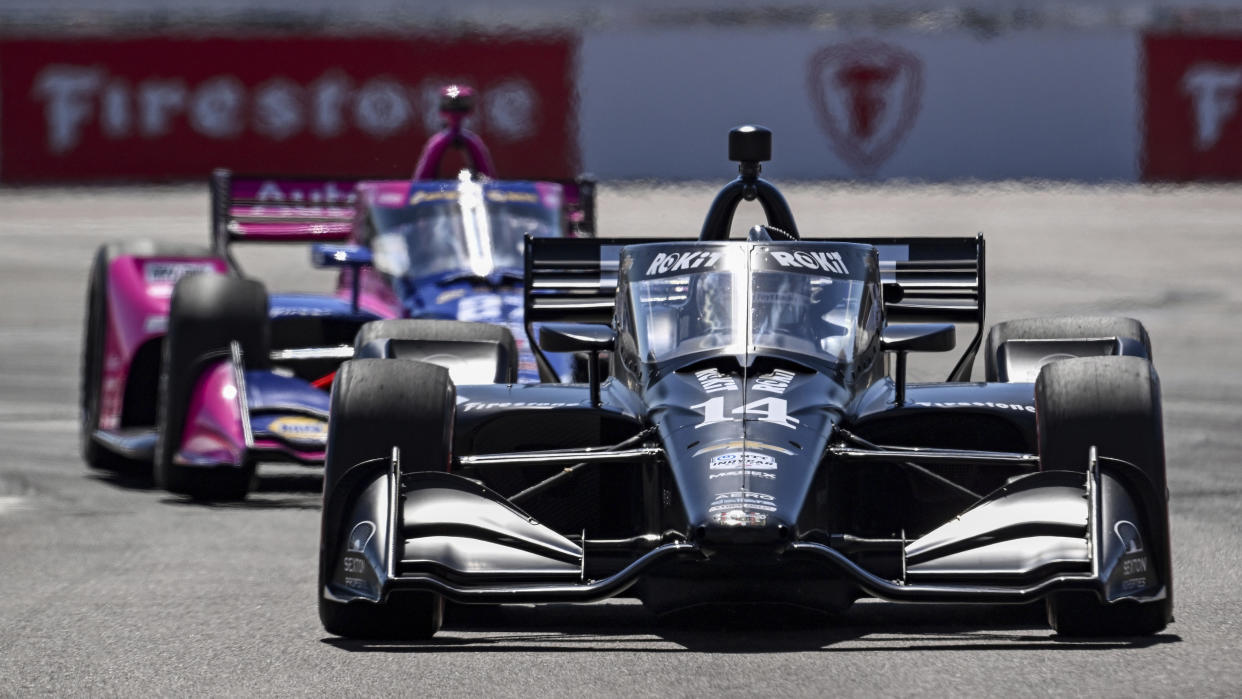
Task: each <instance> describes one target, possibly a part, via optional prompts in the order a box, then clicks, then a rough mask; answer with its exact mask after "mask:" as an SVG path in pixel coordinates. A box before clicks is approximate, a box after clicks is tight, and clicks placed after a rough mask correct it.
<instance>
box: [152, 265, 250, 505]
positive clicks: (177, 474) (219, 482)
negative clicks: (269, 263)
mask: <svg viewBox="0 0 1242 699" xmlns="http://www.w3.org/2000/svg"><path fill="white" fill-rule="evenodd" d="M267 308H268V304H267V291H266V290H265V289H264V288H263V285H262V284H261V283H259V282H257V281H254V280H251V279H239V278H237V277H229V276H224V275H218V274H195V275H191V276H187V277H183V278H182V279H180V280H179V281H178V282H177V286H176V287H175V288H174V290H173V297H172V308H171V310H170V312H169V315H168V334H167V336H166V337H165V338H164V348H163V360H162V363H161V370H160V391H159V407H158V410H157V413H156V415H157V418H156V419H157V421H158V435H159V436H158V439H157V441H156V445H155V483H156V485H157V486H158V487H160V488H163V489H165V490H168V491H169V492H172V493H177V494H180V495H187V496H189V497H191V498H193V499H195V500H241V499H244V498H245V497H246V495H247V493H249V492H250V488H251V485H252V481H253V480H254V472H255V465H254V463H253V462H250V461H247V462H246V463H244V464H242V465H241V466H240V467H235V466H218V467H198V466H183V465H180V464H177V463H175V462H174V461H173V457H174V456H175V455H176V453H177V450H178V449H179V448H180V446H181V437H182V432H183V430H184V428H185V419H186V411H187V409H188V407H189V402H190V400H191V399H192V397H193V391H194V387H195V385H196V384H197V383H198V379H199V377H200V375H201V371H202V369H203V366H204V363H205V362H208V361H211V360H212V359H218V358H223V357H227V356H228V352H229V344H230V343H231V342H232V341H234V340H236V341H237V342H239V343H240V344H241V349H242V356H243V357H244V361H245V364H246V367H247V368H257V367H263V366H266V365H267V362H268V355H269V354H270V349H269V348H270V345H271V341H270V335H269V332H270V331H269V324H268V315H267V313H268V311H267Z"/></svg>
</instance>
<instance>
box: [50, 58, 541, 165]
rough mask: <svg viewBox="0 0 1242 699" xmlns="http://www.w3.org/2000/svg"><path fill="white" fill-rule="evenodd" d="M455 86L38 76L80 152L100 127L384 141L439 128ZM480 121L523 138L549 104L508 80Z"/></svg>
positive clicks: (434, 81)
mask: <svg viewBox="0 0 1242 699" xmlns="http://www.w3.org/2000/svg"><path fill="white" fill-rule="evenodd" d="M445 82H449V81H448V80H446V79H442V78H428V79H426V80H424V81H422V82H421V83H420V84H419V85H417V86H411V85H406V84H404V83H401V82H399V81H397V80H395V79H393V78H391V77H386V76H376V77H374V78H371V79H369V80H366V81H363V82H361V83H355V82H354V81H353V80H351V79H350V78H349V77H348V76H346V75H345V74H344V73H342V72H339V71H328V72H325V73H324V74H323V75H321V76H320V77H318V78H317V79H315V80H313V81H311V82H310V83H308V84H301V83H298V82H296V81H293V80H290V79H288V78H285V77H281V76H273V77H271V78H269V79H268V80H266V81H264V82H262V83H259V84H257V85H247V84H245V83H243V82H242V81H241V80H239V79H238V78H236V77H234V76H232V75H217V76H213V77H210V78H207V79H205V80H202V81H201V82H197V83H193V84H192V83H191V82H190V81H187V80H185V79H180V78H154V77H152V78H148V79H145V80H138V81H133V80H131V79H129V78H126V77H122V76H116V75H111V74H109V73H108V71H107V70H106V69H104V68H101V67H98V66H76V65H63V64H60V65H50V66H47V67H46V68H44V69H43V70H42V71H41V72H40V73H39V74H38V76H37V77H36V78H35V81H34V86H33V89H32V91H31V97H32V98H33V99H35V100H37V101H39V102H40V103H42V105H43V112H44V118H45V122H46V125H47V149H48V151H49V152H50V153H52V154H55V155H63V154H66V153H69V152H71V151H73V150H74V149H75V148H77V147H78V145H79V144H80V143H81V142H82V140H83V138H84V137H85V136H86V135H87V134H88V133H89V131H88V130H89V129H98V130H99V132H100V133H101V135H102V136H103V137H104V138H107V139H110V140H123V139H129V138H134V137H135V136H137V137H140V138H142V139H145V140H152V139H158V138H161V137H163V136H165V135H167V134H169V133H171V132H172V131H173V130H174V129H175V128H177V127H178V126H180V125H181V124H183V123H185V124H188V126H189V127H190V128H191V129H192V130H193V131H194V132H196V133H198V134H200V135H202V136H204V137H206V138H209V139H214V140H229V139H236V138H238V137H240V136H242V135H243V134H244V133H246V132H247V130H249V131H250V132H253V133H255V134H258V135H260V136H263V137H265V138H267V139H270V140H273V141H283V140H286V139H289V138H292V137H295V136H299V135H303V134H312V135H314V136H315V137H316V138H320V139H330V138H333V137H336V136H338V135H340V134H342V133H344V132H346V131H347V130H348V129H349V128H351V127H352V128H356V129H358V130H360V131H362V132H363V133H365V134H367V135H368V136H370V137H372V138H374V139H376V140H383V139H386V138H390V137H392V136H394V135H395V134H397V133H399V132H401V131H403V130H405V129H408V128H410V127H412V126H413V125H415V124H418V123H420V122H421V125H422V128H423V129H424V130H425V131H434V130H436V129H437V128H439V117H438V115H437V104H438V91H439V89H440V87H441V86H442V85H443V84H444V83H445ZM480 107H481V109H480V110H479V113H478V114H476V117H475V118H477V119H479V120H481V121H482V126H481V128H483V129H484V130H485V131H486V132H487V134H488V135H489V136H490V137H493V138H496V139H497V140H500V141H521V140H526V139H529V138H531V137H532V136H533V135H534V134H535V133H536V120H537V116H538V109H539V99H538V95H537V94H536V92H535V90H534V88H532V87H531V85H530V84H529V83H527V82H526V81H525V80H522V79H521V78H510V79H507V80H504V81H501V82H499V83H497V84H495V85H493V86H491V87H489V88H487V89H485V90H484V91H483V92H482V94H481V100H480Z"/></svg>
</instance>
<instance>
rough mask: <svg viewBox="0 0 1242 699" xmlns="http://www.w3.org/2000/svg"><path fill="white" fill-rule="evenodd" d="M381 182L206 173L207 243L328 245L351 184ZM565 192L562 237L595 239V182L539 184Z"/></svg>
mask: <svg viewBox="0 0 1242 699" xmlns="http://www.w3.org/2000/svg"><path fill="white" fill-rule="evenodd" d="M388 179H391V178H384V177H373V178H371V177H352V178H351V177H334V178H294V177H281V176H273V177H265V176H259V175H235V174H234V173H233V172H231V171H229V170H223V169H220V170H215V171H214V172H212V174H211V241H212V248H213V249H214V250H215V252H216V253H217V254H220V255H225V256H226V257H227V255H228V246H229V245H231V244H232V243H236V242H243V241H245V242H256V243H332V242H341V241H345V240H348V239H349V237H350V233H351V232H352V230H353V220H354V200H355V198H356V196H357V194H356V185H357V184H358V183H359V182H362V181H364V180H371V181H374V180H388ZM542 181H546V182H555V183H557V184H559V185H561V187H562V189H563V191H564V202H565V205H564V206H565V221H566V227H567V229H568V230H567V231H566V232H567V234H568V235H571V236H574V237H582V238H587V237H594V235H595V181H594V180H593V179H591V178H590V177H586V176H583V177H578V178H575V179H571V180H564V179H557V180H542Z"/></svg>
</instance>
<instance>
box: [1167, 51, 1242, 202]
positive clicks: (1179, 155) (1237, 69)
mask: <svg viewBox="0 0 1242 699" xmlns="http://www.w3.org/2000/svg"><path fill="white" fill-rule="evenodd" d="M1143 54H1144V61H1143V63H1144V69H1145V71H1146V72H1145V75H1144V87H1145V99H1144V101H1143V106H1144V110H1143V111H1144V114H1143V116H1144V119H1143V148H1144V159H1143V178H1144V179H1147V180H1204V179H1206V180H1212V179H1238V178H1239V177H1242V110H1239V101H1242V37H1238V36H1232V37H1209V36H1190V35H1184V34H1179V35H1174V36H1161V35H1148V36H1146V37H1144V39H1143Z"/></svg>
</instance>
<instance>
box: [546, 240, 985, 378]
mask: <svg viewBox="0 0 1242 699" xmlns="http://www.w3.org/2000/svg"><path fill="white" fill-rule="evenodd" d="M803 240H806V241H827V240H831V241H835V242H843V243H863V244H867V245H874V246H875V247H876V249H877V250H878V251H879V253H880V277H881V280H882V281H883V282H885V283H896V284H898V285H900V286H901V288H902V292H903V293H902V295H901V298H900V299H899V300H895V301H885V303H884V308H885V312H886V313H887V315H888V318H889V320H894V321H897V322H925V323H955V324H956V323H972V324H974V325H975V326H976V328H975V333H974V336H973V338H972V339H971V341H970V344H969V345H968V346H967V347H966V350H965V352H964V353H963V354H962V357H961V358H960V359H959V360H958V362H957V364H956V365H955V366H954V367H953V371H952V372H951V373H950V374H949V379H948V380H949V381H967V380H969V378H970V368H971V365H972V364H973V363H974V360H975V355H976V354H977V353H978V351H979V343H980V341H981V340H982V339H983V318H984V305H985V304H984V301H985V283H984V282H985V270H984V244H983V235H982V234H980V235H977V236H975V237H973V238H968V237H961V238H830V239H829V238H803ZM657 242H659V243H667V242H678V241H677V240H676V239H672V238H595V239H591V240H580V239H560V238H527V240H526V275H525V292H524V293H525V314H526V315H525V323H526V333H527V336H528V337H530V338H532V340H531V343H530V344H531V347H532V348H534V350H535V354H536V357H538V359H539V361H540V362H541V363H546V361H547V360H546V358H545V357H544V356H543V353H542V351H541V350H540V349H539V347H538V343H536V342H535V341H534V340H533V338H534V333H533V331H532V330H533V325H534V324H535V323H607V322H609V321H611V320H612V312H613V307H614V306H615V305H616V294H617V267H618V260H619V258H620V254H621V248H622V247H624V246H626V245H637V244H640V243H657ZM680 242H689V241H685V240H682V241H680Z"/></svg>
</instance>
